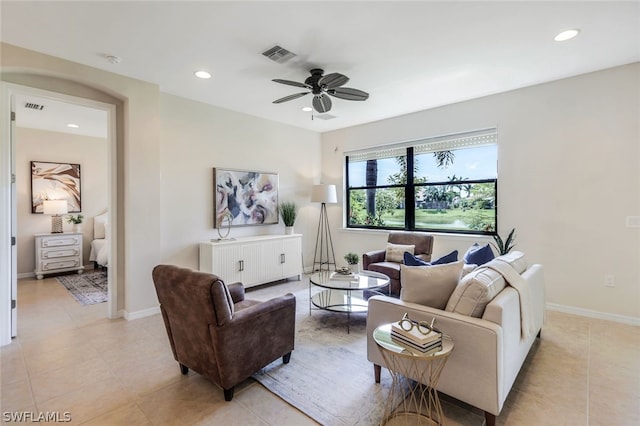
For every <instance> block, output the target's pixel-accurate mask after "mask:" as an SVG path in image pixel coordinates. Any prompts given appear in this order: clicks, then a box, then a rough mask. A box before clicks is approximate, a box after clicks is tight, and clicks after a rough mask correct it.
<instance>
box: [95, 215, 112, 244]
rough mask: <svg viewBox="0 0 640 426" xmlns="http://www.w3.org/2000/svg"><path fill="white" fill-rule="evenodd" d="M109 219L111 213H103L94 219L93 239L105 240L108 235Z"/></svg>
mask: <svg viewBox="0 0 640 426" xmlns="http://www.w3.org/2000/svg"><path fill="white" fill-rule="evenodd" d="M108 219H109V213H108V212H107V213H102V214H101V215H98V216H96V217H94V218H93V238H94V239H96V240H98V239H102V238H105V237H106V235H107V230H106V228H107V220H108Z"/></svg>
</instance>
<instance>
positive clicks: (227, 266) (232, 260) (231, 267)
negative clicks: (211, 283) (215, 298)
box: [211, 245, 242, 284]
mask: <svg viewBox="0 0 640 426" xmlns="http://www.w3.org/2000/svg"><path fill="white" fill-rule="evenodd" d="M212 257H213V259H212V268H211V269H212V270H211V273H212V274H215V275H217V276H219V277H220V278H222V281H224V282H225V283H227V284H231V283H235V282H238V281H242V262H241V260H242V247H240V246H235V245H232V246H222V245H220V246H216V247H215V248H214V249H213V250H212Z"/></svg>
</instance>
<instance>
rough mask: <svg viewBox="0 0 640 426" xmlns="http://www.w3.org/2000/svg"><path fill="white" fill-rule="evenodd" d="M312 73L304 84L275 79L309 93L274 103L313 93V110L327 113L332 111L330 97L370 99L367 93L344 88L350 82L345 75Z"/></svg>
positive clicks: (317, 69)
mask: <svg viewBox="0 0 640 426" xmlns="http://www.w3.org/2000/svg"><path fill="white" fill-rule="evenodd" d="M310 73H311V76H309V77H307V79H306V80H305V81H304V83H299V82H297V81H291V80H282V79H279V78H275V79H273V81H275V82H276V83H280V84H286V85H288V86H294V87H302V88H304V89H309V91H308V92H299V93H294V94H292V95H288V96H285V97H283V98H280V99H276V100H275V101H273V103H274V104H280V103H282V102H288V101H292V100H294V99H298V98H300V97H302V96H306V95H308V94H310V93H311V94H313V101H312V102H311V104H312V105H313V109H315V110H316V111H317V112H319V113H325V112H329V111H331V106H332V102H331V98H330V97H329V96H333V97H336V98H339V99H345V100H347V101H366V100H367V99H368V98H369V94H368V93H367V92H363V91H362V90H358V89H352V88H349V87H342V86H344V85H345V84H347V83H348V82H349V77H347V76H345V75H342V74H340V73H337V72H334V73H331V74H327V75H324V76H323V74H324V70H322V69H320V68H314V69H312V70H311V71H310Z"/></svg>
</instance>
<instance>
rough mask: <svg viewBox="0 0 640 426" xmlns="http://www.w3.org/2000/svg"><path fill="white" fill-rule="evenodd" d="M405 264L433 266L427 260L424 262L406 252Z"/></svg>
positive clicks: (404, 256)
mask: <svg viewBox="0 0 640 426" xmlns="http://www.w3.org/2000/svg"><path fill="white" fill-rule="evenodd" d="M403 260H404V264H405V265H407V266H429V265H431V264H430V263H429V262H427V261H426V260H422V259H420V258H419V257H417V256H414V255H412V254H411V253H409V252H408V251H405V252H404V255H403Z"/></svg>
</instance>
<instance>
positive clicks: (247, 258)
mask: <svg viewBox="0 0 640 426" xmlns="http://www.w3.org/2000/svg"><path fill="white" fill-rule="evenodd" d="M262 246H263V243H256V244H245V245H243V246H242V256H241V262H240V264H241V269H242V272H241V274H242V279H241V280H238V281H241V282H242V284H244V286H245V287H251V286H253V285H257V284H261V283H263V282H264V279H263V276H264V272H263V270H264V266H263V258H262ZM225 282H226V281H225ZM227 283H228V284H230V283H231V282H227Z"/></svg>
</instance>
